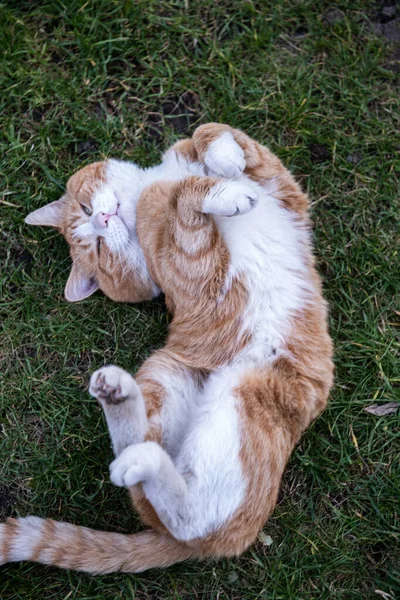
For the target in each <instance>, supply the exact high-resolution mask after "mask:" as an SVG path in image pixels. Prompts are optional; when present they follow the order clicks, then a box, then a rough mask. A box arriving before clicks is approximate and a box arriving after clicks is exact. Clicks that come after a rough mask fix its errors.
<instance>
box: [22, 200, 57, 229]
mask: <svg viewBox="0 0 400 600" xmlns="http://www.w3.org/2000/svg"><path fill="white" fill-rule="evenodd" d="M63 210H64V202H63V200H62V199H61V200H56V201H55V202H50V204H46V206H42V208H38V209H37V210H34V211H33V212H31V213H29V215H28V216H26V217H25V223H28V225H45V226H47V227H57V228H60V227H61V224H62V218H63Z"/></svg>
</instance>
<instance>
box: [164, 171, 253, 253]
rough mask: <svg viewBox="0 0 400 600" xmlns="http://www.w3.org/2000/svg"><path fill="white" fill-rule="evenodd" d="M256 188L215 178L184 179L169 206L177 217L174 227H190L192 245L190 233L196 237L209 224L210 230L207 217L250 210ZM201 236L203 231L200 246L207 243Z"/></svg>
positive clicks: (249, 184)
mask: <svg viewBox="0 0 400 600" xmlns="http://www.w3.org/2000/svg"><path fill="white" fill-rule="evenodd" d="M257 187H258V186H257V185H256V184H254V183H253V182H251V181H248V180H246V181H226V180H222V179H218V178H214V177H195V176H193V177H187V178H186V179H184V180H183V181H181V182H179V183H177V184H176V186H175V190H174V195H173V200H172V203H171V204H172V207H173V208H174V207H175V209H176V213H177V217H178V220H177V222H176V227H177V228H178V229H179V227H180V226H181V225H183V226H186V227H191V228H192V233H191V242H193V243H194V241H195V237H196V235H193V233H195V230H196V228H198V232H199V235H200V230H201V227H202V226H206V225H207V224H209V225H210V227H211V229H212V228H213V223H212V222H211V221H210V220H209V218H208V215H217V216H223V217H234V216H236V215H241V214H244V213H246V212H249V211H250V210H252V208H254V207H255V206H256V205H257V202H258V194H259V191H258V189H257ZM204 234H206V236H207V232H206V229H203V231H202V232H201V235H200V240H199V242H200V243H201V242H202V241H203V239H204V240H205V241H208V240H206V238H204ZM178 237H179V236H178ZM175 238H176V236H175ZM176 239H177V238H176ZM206 245H207V244H206Z"/></svg>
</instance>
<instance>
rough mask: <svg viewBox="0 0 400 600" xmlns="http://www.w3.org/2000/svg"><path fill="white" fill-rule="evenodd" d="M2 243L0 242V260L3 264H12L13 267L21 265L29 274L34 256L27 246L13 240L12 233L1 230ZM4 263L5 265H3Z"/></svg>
mask: <svg viewBox="0 0 400 600" xmlns="http://www.w3.org/2000/svg"><path fill="white" fill-rule="evenodd" d="M2 237H3V243H2V244H0V261H1V262H2V263H3V266H4V267H5V266H10V265H12V266H13V267H14V268H16V267H18V266H19V265H22V266H23V269H24V271H25V272H26V273H28V274H30V272H31V270H32V263H33V261H34V258H33V256H32V254H31V253H30V252H29V250H28V249H27V248H25V247H24V246H22V245H21V244H20V243H19V242H16V241H14V240H13V237H14V236H13V235H12V234H10V233H8V232H7V231H3V232H2ZM4 263H6V265H4Z"/></svg>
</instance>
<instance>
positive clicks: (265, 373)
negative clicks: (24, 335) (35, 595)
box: [0, 123, 333, 573]
mask: <svg viewBox="0 0 400 600" xmlns="http://www.w3.org/2000/svg"><path fill="white" fill-rule="evenodd" d="M26 222H27V223H30V224H34V225H48V226H52V227H56V228H58V229H59V230H60V231H61V233H62V234H63V235H64V236H65V238H66V240H67V242H68V243H69V245H70V251H71V257H72V260H73V266H72V270H71V273H70V276H69V279H68V282H67V285H66V288H65V295H66V298H67V300H70V301H77V300H81V299H83V298H85V297H87V296H89V295H90V294H92V293H93V292H94V291H96V290H97V289H99V288H100V289H101V290H102V291H103V292H104V293H105V294H106V295H107V296H109V297H110V298H112V299H114V300H117V301H126V302H138V301H142V300H147V299H151V298H153V297H155V296H157V295H158V294H159V293H160V291H161V290H162V291H163V292H164V294H165V300H166V305H167V308H168V309H169V311H171V313H172V314H173V319H172V323H171V326H170V330H169V335H168V339H167V342H166V345H165V347H164V348H162V349H161V350H158V351H156V352H155V353H154V354H153V355H152V356H150V358H148V359H147V360H146V361H145V363H144V364H143V366H142V367H141V368H140V370H139V372H138V373H137V375H136V378H135V379H134V378H133V377H132V376H131V375H130V374H129V373H127V372H126V371H123V370H122V369H120V368H118V367H116V366H106V367H102V368H100V369H99V370H98V371H96V372H95V373H94V374H93V375H92V377H91V380H90V388H89V390H90V393H91V394H92V395H93V396H94V397H95V398H97V399H98V401H99V402H100V404H101V406H102V407H103V409H104V413H105V417H106V421H107V424H108V429H109V432H110V435H111V440H112V445H113V449H114V453H115V459H114V461H113V462H112V463H111V466H110V476H111V481H112V482H113V483H114V484H115V485H117V486H123V487H126V488H128V490H129V493H130V495H131V497H132V501H133V503H134V505H135V507H136V509H137V510H138V512H139V515H140V516H141V518H142V520H143V521H144V523H145V524H147V525H148V526H149V527H150V529H147V530H145V531H143V532H141V533H136V534H132V535H123V534H117V533H110V532H109V533H106V532H100V531H95V530H91V529H88V528H85V527H78V526H75V525H71V524H69V523H60V522H56V521H53V520H50V519H47V520H46V519H41V518H38V517H26V518H19V519H9V520H8V521H7V522H6V523H3V524H0V564H3V563H7V562H12V561H20V560H30V561H36V562H39V563H43V564H47V565H56V566H58V567H62V568H67V569H76V570H80V571H85V572H89V573H110V572H113V571H124V572H139V571H143V570H145V569H149V568H153V567H166V566H168V565H171V564H173V563H176V562H179V561H183V560H185V559H191V558H205V557H214V558H217V557H230V556H236V555H239V554H241V553H242V552H243V551H244V550H245V549H246V548H248V547H249V545H250V544H252V543H253V542H254V540H255V539H256V537H257V534H258V532H259V530H260V529H261V528H262V527H263V525H264V523H265V521H266V520H267V518H268V517H269V516H270V515H271V513H272V511H273V509H274V506H275V504H276V501H277V496H278V491H279V487H280V482H281V478H282V473H283V470H284V468H285V465H286V463H287V461H288V459H289V457H290V454H291V452H292V450H293V447H294V446H295V444H296V443H297V442H298V440H299V438H300V436H301V434H302V432H303V431H304V430H305V429H306V428H307V426H308V425H309V423H310V422H311V421H312V420H313V419H315V418H316V417H317V415H319V414H320V413H321V412H322V410H323V409H324V407H325V405H326V402H327V398H328V395H329V391H330V388H331V386H332V383H333V362H332V343H331V339H330V337H329V334H328V328H327V306H326V303H325V301H324V299H323V297H322V292H321V283H320V279H319V277H318V275H317V273H316V270H315V266H314V258H313V254H312V244H311V240H310V222H309V216H308V199H307V196H306V195H305V194H304V193H302V191H301V189H300V187H299V185H298V184H297V183H296V182H295V180H294V178H293V177H292V175H291V174H290V173H289V172H288V171H287V170H286V168H285V167H284V166H283V165H282V163H281V161H280V160H279V159H278V158H277V157H276V156H275V155H274V154H273V153H272V152H271V151H269V150H268V149H267V148H265V147H263V146H261V145H260V144H258V143H257V142H256V141H254V140H253V139H251V138H250V137H248V136H247V135H246V134H245V133H243V132H241V131H240V130H237V129H233V128H231V127H230V126H228V125H222V124H216V123H209V124H207V125H203V126H201V127H199V128H198V129H197V130H196V131H195V133H194V135H193V137H192V138H191V139H187V140H183V141H180V142H178V143H177V144H175V145H174V146H172V147H171V148H170V149H169V150H168V151H167V152H166V154H165V155H164V156H163V160H162V163H161V164H160V165H158V166H156V167H152V168H149V169H141V168H139V167H138V166H136V165H135V164H131V163H125V162H121V161H116V160H107V161H105V162H101V163H94V164H91V165H89V166H86V167H85V168H83V169H81V170H80V171H78V172H77V173H76V174H75V175H73V176H72V177H71V178H70V180H69V181H68V184H67V188H66V193H65V195H64V196H63V197H62V198H61V199H60V200H58V201H56V202H53V203H51V204H48V205H47V206H44V207H43V208H40V209H39V210H36V211H34V212H33V213H31V214H30V215H28V217H27V218H26Z"/></svg>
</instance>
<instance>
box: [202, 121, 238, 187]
mask: <svg viewBox="0 0 400 600" xmlns="http://www.w3.org/2000/svg"><path fill="white" fill-rule="evenodd" d="M204 163H205V164H206V166H207V167H208V168H209V169H210V170H211V171H212V172H213V173H215V174H216V175H220V176H222V177H226V178H231V177H238V176H239V175H241V174H242V173H243V171H244V169H245V167H246V160H245V158H244V152H243V150H242V148H241V147H240V146H239V144H238V143H237V142H235V139H234V137H233V135H232V134H231V132H230V131H225V132H224V133H222V134H221V135H220V136H219V137H217V139H215V140H214V141H213V142H211V144H210V145H209V147H208V149H207V152H206V153H205V155H204Z"/></svg>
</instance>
